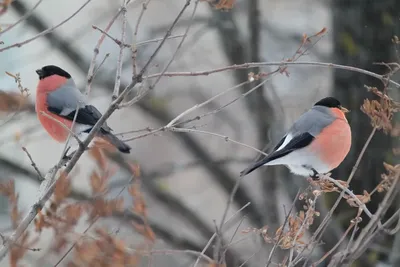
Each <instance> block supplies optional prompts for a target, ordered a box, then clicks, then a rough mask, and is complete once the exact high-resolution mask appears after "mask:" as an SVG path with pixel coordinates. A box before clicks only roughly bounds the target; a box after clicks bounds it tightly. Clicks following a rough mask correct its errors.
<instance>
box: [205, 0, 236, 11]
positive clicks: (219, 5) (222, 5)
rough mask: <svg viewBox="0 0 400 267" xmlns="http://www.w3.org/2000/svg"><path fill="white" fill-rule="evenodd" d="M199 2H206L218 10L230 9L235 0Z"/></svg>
mask: <svg viewBox="0 0 400 267" xmlns="http://www.w3.org/2000/svg"><path fill="white" fill-rule="evenodd" d="M200 1H201V2H208V3H209V4H210V5H211V6H213V7H214V8H215V9H218V10H229V9H232V8H233V6H234V5H235V3H236V0H200Z"/></svg>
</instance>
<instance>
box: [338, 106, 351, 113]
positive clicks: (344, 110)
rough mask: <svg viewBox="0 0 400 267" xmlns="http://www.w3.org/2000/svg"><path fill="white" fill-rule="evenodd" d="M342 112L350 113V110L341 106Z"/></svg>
mask: <svg viewBox="0 0 400 267" xmlns="http://www.w3.org/2000/svg"><path fill="white" fill-rule="evenodd" d="M340 110H341V111H342V112H343V113H347V112H350V110H348V109H347V108H345V107H342V106H340Z"/></svg>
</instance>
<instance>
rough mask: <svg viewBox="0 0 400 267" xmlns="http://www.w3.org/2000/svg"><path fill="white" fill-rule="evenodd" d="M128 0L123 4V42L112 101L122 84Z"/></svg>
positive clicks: (120, 48)
mask: <svg viewBox="0 0 400 267" xmlns="http://www.w3.org/2000/svg"><path fill="white" fill-rule="evenodd" d="M127 4H128V3H127V0H124V3H123V5H122V6H121V9H122V18H123V19H122V29H121V44H120V45H119V55H118V60H117V72H116V74H115V84H114V91H113V93H112V95H111V101H114V100H115V99H117V97H118V94H119V87H120V85H121V73H122V59H123V57H124V43H125V37H126V24H127V18H126V12H127V9H126V5H127Z"/></svg>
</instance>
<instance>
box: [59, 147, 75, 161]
mask: <svg viewBox="0 0 400 267" xmlns="http://www.w3.org/2000/svg"><path fill="white" fill-rule="evenodd" d="M70 148H71V147H70V146H69V147H68V148H67V149H66V150H65V152H64V155H63V157H62V159H63V161H65V164H66V163H67V162H68V161H70V160H71V159H72V156H73V155H74V152H72V153H71V154H69V155H68V151H69V150H70Z"/></svg>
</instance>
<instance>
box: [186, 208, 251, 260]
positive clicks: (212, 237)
mask: <svg viewBox="0 0 400 267" xmlns="http://www.w3.org/2000/svg"><path fill="white" fill-rule="evenodd" d="M249 205H250V202H247V204H246V205H244V206H243V207H241V208H240V209H239V210H238V211H236V212H235V213H234V214H233V215H232V216H231V217H230V218H228V220H226V222H225V224H228V223H229V222H230V221H231V220H232V219H233V218H235V217H236V215H237V214H239V213H240V212H242V211H243V210H244V209H245V208H247V207H248V206H249ZM216 237H217V233H214V234H213V235H212V236H211V238H210V239H209V240H208V242H207V244H206V246H205V247H204V249H203V250H202V251H201V253H200V255H199V257H197V260H196V262H195V263H194V265H193V267H197V265H198V264H199V262H200V259H201V257H202V256H203V255H205V254H204V253H205V252H206V250H207V249H208V248H209V247H210V246H211V243H212V242H213V241H214V239H215V238H216Z"/></svg>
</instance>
